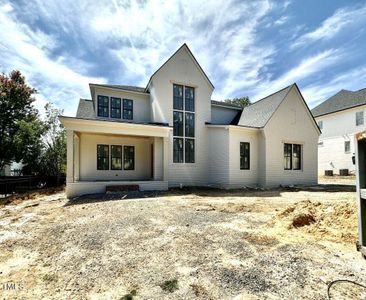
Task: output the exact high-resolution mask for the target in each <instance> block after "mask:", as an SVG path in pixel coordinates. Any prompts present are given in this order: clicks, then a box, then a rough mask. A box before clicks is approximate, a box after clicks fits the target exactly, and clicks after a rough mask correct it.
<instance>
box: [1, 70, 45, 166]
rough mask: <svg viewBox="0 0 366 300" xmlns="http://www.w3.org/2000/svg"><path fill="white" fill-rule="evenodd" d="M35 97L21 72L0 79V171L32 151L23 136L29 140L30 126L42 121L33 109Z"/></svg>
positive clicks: (14, 72)
mask: <svg viewBox="0 0 366 300" xmlns="http://www.w3.org/2000/svg"><path fill="white" fill-rule="evenodd" d="M35 93H36V90H35V89H34V88H32V87H30V86H28V85H27V84H26V83H25V78H24V76H22V74H21V73H20V72H19V71H17V70H14V71H12V72H11V73H10V74H9V76H7V75H5V74H2V75H0V170H1V169H3V168H4V166H5V165H6V164H9V163H10V162H11V161H13V160H16V161H19V160H20V159H21V158H22V157H23V156H24V155H26V154H27V152H28V151H29V146H30V145H29V144H28V143H29V141H28V139H24V138H21V136H22V135H23V137H25V132H26V131H30V130H31V129H32V126H28V125H27V124H32V123H33V122H35V121H36V120H37V119H38V112H37V110H36V109H35V108H34V107H33V102H34V101H35V99H34V97H33V95H34V94H35ZM35 126H36V125H35ZM33 137H34V138H35V136H33Z"/></svg>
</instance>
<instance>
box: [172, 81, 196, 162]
mask: <svg viewBox="0 0 366 300" xmlns="http://www.w3.org/2000/svg"><path fill="white" fill-rule="evenodd" d="M173 162H174V163H184V162H185V163H194V162H195V101H194V88H192V87H188V86H183V85H177V84H173Z"/></svg>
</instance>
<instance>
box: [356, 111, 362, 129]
mask: <svg viewBox="0 0 366 300" xmlns="http://www.w3.org/2000/svg"><path fill="white" fill-rule="evenodd" d="M359 125H363V111H358V112H356V126H359Z"/></svg>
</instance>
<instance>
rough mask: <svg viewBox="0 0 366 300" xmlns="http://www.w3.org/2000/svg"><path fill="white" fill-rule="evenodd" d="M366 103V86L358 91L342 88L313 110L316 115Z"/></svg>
mask: <svg viewBox="0 0 366 300" xmlns="http://www.w3.org/2000/svg"><path fill="white" fill-rule="evenodd" d="M365 104H366V88H365V89H361V90H358V91H355V92H353V91H347V90H341V91H339V92H338V93H337V94H335V95H334V96H332V97H330V98H329V99H327V100H325V101H324V102H323V103H321V104H319V105H318V106H316V107H315V108H313V109H312V110H311V113H312V114H313V116H314V117H319V116H322V115H326V114H330V113H334V112H337V111H341V110H345V109H349V108H352V107H356V106H360V105H365Z"/></svg>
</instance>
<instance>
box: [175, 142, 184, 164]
mask: <svg viewBox="0 0 366 300" xmlns="http://www.w3.org/2000/svg"><path fill="white" fill-rule="evenodd" d="M173 162H175V163H182V162H183V139H182V138H173Z"/></svg>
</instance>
